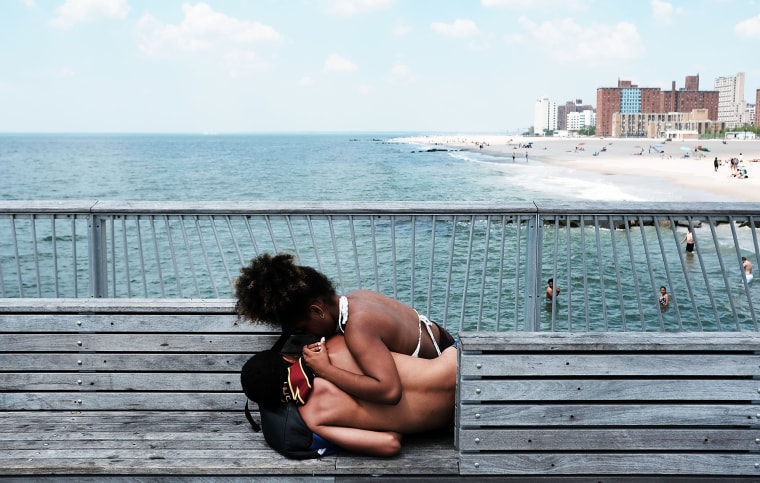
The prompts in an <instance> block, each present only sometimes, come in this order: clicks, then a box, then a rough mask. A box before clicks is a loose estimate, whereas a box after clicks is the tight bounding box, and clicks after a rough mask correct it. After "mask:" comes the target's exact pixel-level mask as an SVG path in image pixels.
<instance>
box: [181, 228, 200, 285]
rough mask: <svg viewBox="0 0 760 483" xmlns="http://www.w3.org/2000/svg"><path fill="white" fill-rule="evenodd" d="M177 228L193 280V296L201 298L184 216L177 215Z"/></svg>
mask: <svg viewBox="0 0 760 483" xmlns="http://www.w3.org/2000/svg"><path fill="white" fill-rule="evenodd" d="M179 226H180V230H181V232H182V241H183V242H184V244H185V253H187V264H188V265H189V268H190V276H191V277H192V279H193V287H194V288H195V295H196V296H198V297H200V296H201V287H200V285H199V284H198V275H197V273H196V269H195V256H194V255H193V250H192V248H191V247H190V240H189V237H188V235H187V227H186V226H185V216H184V215H179Z"/></svg>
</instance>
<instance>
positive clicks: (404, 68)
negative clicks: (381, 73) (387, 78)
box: [391, 63, 416, 82]
mask: <svg viewBox="0 0 760 483" xmlns="http://www.w3.org/2000/svg"><path fill="white" fill-rule="evenodd" d="M391 76H392V77H393V79H394V80H397V81H406V82H414V81H415V80H416V77H415V76H414V74H413V73H412V71H411V70H410V69H409V66H408V65H406V64H402V63H396V64H394V65H393V67H391Z"/></svg>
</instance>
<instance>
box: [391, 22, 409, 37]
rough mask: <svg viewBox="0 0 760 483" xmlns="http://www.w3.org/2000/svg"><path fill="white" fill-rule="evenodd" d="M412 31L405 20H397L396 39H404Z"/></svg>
mask: <svg viewBox="0 0 760 483" xmlns="http://www.w3.org/2000/svg"><path fill="white" fill-rule="evenodd" d="M411 31H412V27H410V26H409V24H408V23H406V22H404V21H403V20H400V19H399V20H396V23H395V24H394V25H393V35H395V36H396V37H403V36H404V35H406V34H408V33H410V32H411Z"/></svg>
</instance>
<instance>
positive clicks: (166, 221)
mask: <svg viewBox="0 0 760 483" xmlns="http://www.w3.org/2000/svg"><path fill="white" fill-rule="evenodd" d="M163 218H164V226H165V228H166V242H167V243H168V244H169V253H170V256H171V261H172V268H173V269H174V278H175V279H176V281H177V293H178V294H179V296H180V297H182V280H181V278H180V273H179V265H178V264H177V253H176V252H175V250H174V238H173V237H172V228H171V225H170V224H169V217H168V216H167V215H163ZM214 234H216V231H214ZM218 241H219V240H218V238H217V242H218ZM219 249H220V250H221V249H222V247H221V246H220V247H219ZM225 267H226V266H225ZM227 279H231V277H230V272H229V270H227Z"/></svg>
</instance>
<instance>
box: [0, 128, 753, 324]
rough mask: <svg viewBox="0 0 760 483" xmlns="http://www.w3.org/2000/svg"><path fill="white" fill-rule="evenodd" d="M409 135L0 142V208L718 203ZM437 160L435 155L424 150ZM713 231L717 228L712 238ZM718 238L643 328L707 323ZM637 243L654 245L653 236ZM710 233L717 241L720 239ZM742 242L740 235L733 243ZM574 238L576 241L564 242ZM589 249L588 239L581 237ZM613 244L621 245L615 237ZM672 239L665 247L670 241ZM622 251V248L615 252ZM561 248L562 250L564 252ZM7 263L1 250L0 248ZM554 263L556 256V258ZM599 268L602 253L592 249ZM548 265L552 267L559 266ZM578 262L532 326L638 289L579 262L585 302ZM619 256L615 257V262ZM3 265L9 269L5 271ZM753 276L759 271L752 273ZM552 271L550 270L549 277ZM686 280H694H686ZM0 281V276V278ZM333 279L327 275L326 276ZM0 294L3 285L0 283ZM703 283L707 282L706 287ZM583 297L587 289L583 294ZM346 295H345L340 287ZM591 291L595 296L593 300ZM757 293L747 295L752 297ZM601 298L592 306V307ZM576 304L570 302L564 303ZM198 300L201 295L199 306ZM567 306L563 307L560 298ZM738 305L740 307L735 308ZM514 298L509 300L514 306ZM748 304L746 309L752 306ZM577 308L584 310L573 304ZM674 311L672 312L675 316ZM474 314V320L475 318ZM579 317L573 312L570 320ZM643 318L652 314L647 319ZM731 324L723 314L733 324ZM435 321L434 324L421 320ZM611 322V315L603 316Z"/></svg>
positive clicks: (598, 309) (727, 244)
mask: <svg viewBox="0 0 760 483" xmlns="http://www.w3.org/2000/svg"><path fill="white" fill-rule="evenodd" d="M415 134H416V133H383V134H318V135H317V134H312V135H307V134H299V135H296V134H280V135H269V134H268V135H137V134H122V135H111V134H65V135H53V134H26V135H15V134H13V135H12V134H0V166H2V176H0V199H3V200H75V199H93V200H95V199H97V200H130V201H266V200H271V201H495V202H496V201H504V202H519V201H558V200H592V201H623V200H637V201H686V200H693V199H698V200H700V201H721V200H720V199H719V198H717V197H712V198H711V197H710V196H709V195H706V194H701V193H695V192H693V191H687V190H684V189H681V188H678V187H674V186H673V185H672V184H670V183H668V182H666V181H665V180H657V179H652V178H646V179H637V178H635V177H625V179H623V180H617V177H610V176H604V175H602V174H595V173H587V172H579V171H575V170H572V169H570V168H566V167H562V166H556V165H549V164H545V163H542V162H541V161H540V160H536V159H531V160H530V162H529V163H525V162H524V161H520V160H518V162H516V163H513V162H512V159H511V157H510V158H501V157H494V156H489V155H484V154H482V153H480V152H471V151H457V150H452V151H433V152H431V151H428V150H429V149H430V148H432V147H433V146H426V145H413V144H406V143H398V142H390V140H391V139H394V138H398V137H403V136H411V135H415ZM435 147H436V148H440V146H435ZM719 228H721V227H719ZM722 228H723V230H722V231H723V233H719V234H718V238H719V240H718V245H717V246H716V249H715V253H712V252H709V251H706V252H705V256H706V260H707V261H706V263H705V267H704V272H703V271H702V269H701V268H700V269H697V267H692V266H688V265H687V267H686V273H684V277H680V276H678V273H680V272H681V271H682V270H683V269H682V267H680V266H679V265H678V264H675V265H674V266H673V267H672V271H673V273H674V274H676V275H675V276H674V277H673V283H672V284H670V285H671V286H670V292H671V293H672V294H673V297H674V299H678V298H679V296H680V294H684V293H686V292H687V291H688V287H687V286H686V285H685V283H686V280H693V282H691V283H692V285H693V286H694V287H695V288H694V290H696V291H698V292H699V293H700V294H703V293H704V294H707V295H704V296H703V295H700V297H699V298H700V301H701V302H704V303H705V304H706V305H704V306H700V307H693V306H691V305H690V304H688V301H687V300H686V298H685V297H681V299H682V300H683V306H682V309H680V312H677V311H676V310H671V311H670V312H669V313H667V314H665V315H664V316H663V317H662V318H661V317H660V315H659V313H655V312H652V310H654V309H656V306H654V305H653V306H652V307H648V308H647V309H646V310H647V313H646V316H647V319H649V320H651V321H654V322H655V324H656V323H658V322H659V323H661V324H665V325H668V324H670V325H672V326H674V327H675V326H676V325H677V320H676V319H679V320H693V319H694V315H695V314H696V313H702V314H711V313H712V312H713V307H712V305H711V302H710V297H709V293H708V291H707V288H705V287H701V285H700V283H701V282H700V279H701V278H703V277H705V276H706V277H707V278H709V279H710V280H715V281H720V280H722V279H723V275H722V269H723V268H722V267H721V266H720V265H718V264H717V261H716V260H717V257H716V256H715V255H716V254H717V252H718V251H720V252H721V253H723V252H725V253H723V256H724V258H725V259H726V260H732V259H736V252H734V251H733V250H735V249H736V247H735V244H734V243H733V240H732V237H731V233H730V232H726V227H722ZM648 230H649V232H648V235H647V236H648V237H653V238H652V239H656V235H655V234H654V233H653V232H652V229H648ZM720 231H721V230H720V229H719V232H720ZM744 235H746V234H742V236H744ZM574 236H575V235H574ZM588 236H589V237H592V236H593V235H592V234H590V233H589V235H588ZM615 236H616V237H624V236H625V233H623V232H622V231H621V232H620V233H615ZM671 238H672V237H671ZM544 241H545V244H546V247H545V250H544V253H545V254H548V253H551V252H552V251H553V249H552V246H551V245H552V243H553V242H552V240H551V239H548V238H547V239H546V240H544ZM672 241H673V240H670V241H669V242H668V245H667V247H666V249H667V250H669V253H668V257H669V259H670V260H678V257H677V252H678V250H680V249H681V248H682V247H680V246H679V245H678V243H677V242H676V243H671V242H672ZM623 242H624V240H621V243H623ZM752 242H753V240H744V241H742V242H741V245H742V247H741V248H742V255H747V256H748V257H750V258H751V259H752V260H753V261H754V260H757V257H756V255H755V254H754V252H753V251H752V248H753V243H752ZM564 245H565V244H563V246H564ZM4 251H6V253H8V254H10V253H11V252H12V248H11V245H7V246H0V256H1V255H2V253H3V252H4ZM560 251H561V250H560ZM601 251H602V252H604V254H605V258H607V259H608V258H609V255H610V253H612V248H611V247H603V248H601ZM635 251H636V258H637V259H638V260H641V259H643V257H644V255H643V249H642V248H641V247H638V248H636V249H635ZM558 256H559V255H558ZM577 256H578V253H575V252H573V253H566V254H565V255H564V259H563V261H562V262H561V263H562V266H564V265H565V262H564V260H570V261H571V262H572V263H573V264H574V268H573V270H572V277H570V279H568V280H561V286H562V287H563V295H562V296H561V298H560V300H561V304H560V305H559V312H558V313H556V314H551V313H546V314H544V315H543V316H542V317H543V320H542V324H543V325H549V324H551V325H554V324H557V325H558V326H562V325H563V324H566V325H569V324H570V323H571V322H572V321H573V320H577V319H581V320H582V319H583V318H584V317H585V314H584V312H586V310H590V311H591V313H592V314H602V313H605V312H604V311H606V310H608V308H607V305H604V304H601V303H600V301H601V300H611V301H615V300H618V297H619V292H618V291H619V290H621V291H622V293H623V294H631V293H633V292H635V291H636V290H637V288H636V287H635V286H633V285H631V283H632V280H633V278H632V277H630V276H625V277H622V279H619V278H618V274H617V273H616V272H615V271H614V269H612V268H611V266H608V264H606V263H602V260H597V261H594V260H593V256H594V254H593V253H589V257H591V258H590V259H589V260H591V261H590V262H589V261H588V260H587V261H586V263H585V264H586V265H588V263H591V266H592V267H593V266H596V265H594V263H596V264H597V265H598V266H600V267H606V268H604V271H603V272H600V273H598V274H594V273H593V272H594V269H589V270H590V271H591V273H592V275H594V276H597V278H599V279H606V280H608V281H607V282H605V284H604V287H602V286H601V285H600V286H599V287H598V288H597V291H596V292H595V291H594V290H593V288H592V289H591V291H590V292H589V284H590V283H591V282H590V281H589V280H584V279H583V278H579V276H578V274H580V273H583V270H584V268H583V266H584V262H583V261H582V260H576V259H577ZM623 256H624V255H623ZM8 260H10V258H9V259H8ZM552 263H553V262H552V260H545V263H544V266H545V267H544V268H545V270H544V272H545V273H542V274H541V279H542V280H545V279H546V278H548V277H549V276H552V272H551V265H552ZM631 265H633V266H634V267H635V270H636V271H637V275H636V276H637V278H639V279H642V280H643V279H646V277H647V276H648V271H647V269H646V266H645V265H643V264H631ZM757 266H760V263H758V264H757ZM560 268H561V267H560ZM655 270H656V271H657V275H658V280H657V281H656V283H654V285H655V286H653V287H649V288H646V289H644V288H639V289H640V290H642V291H645V292H649V291H651V292H652V294H653V295H652V299H653V300H654V297H655V295H656V294H655V292H656V286H657V285H658V284H660V283H662V280H663V279H662V278H661V277H663V276H664V275H665V274H663V273H661V270H660V267H655ZM692 272H693V273H692ZM0 275H2V273H1V272H0ZM333 275H334V274H330V276H333ZM629 275H630V274H629ZM5 279H6V283H7V284H8V285H9V286H12V285H13V280H12V279H13V277H11V276H10V274H9V273H6V274H5ZM738 280H740V279H739V278H736V279H734V278H732V281H734V282H737V283H734V284H733V285H735V286H733V285H732V286H731V288H730V290H731V291H733V292H736V299H735V301H729V302H730V303H729V305H726V301H725V299H724V298H723V297H722V296H720V295H719V296H717V297H716V301H715V304H716V306H717V307H716V308H717V310H718V313H719V319H721V320H726V321H727V323H728V324H731V323H732V322H738V323H740V324H745V323H751V322H752V321H751V316H750V314H749V312H750V310H749V307H748V302H749V301H748V299H747V297H746V295H747V294H744V290H743V287H742V286H740V284H739V283H738ZM711 283H712V282H711ZM592 285H593V284H592ZM349 288H353V287H349ZM599 290H602V292H599ZM757 290H760V287H752V291H751V294H752V295H755V292H756V291H757ZM601 293H603V294H604V296H603V297H601V298H600V297H599V295H600V294H601ZM573 294H575V295H573ZM205 296H208V295H205ZM571 296H572V297H573V300H575V302H574V303H573V306H572V307H570V306H569V305H565V304H566V303H567V302H569V300H570V297H571ZM742 297H744V298H742ZM513 298H514V297H513ZM624 298H625V300H626V302H625V303H626V304H627V305H630V307H628V306H627V307H626V308H625V311H626V312H629V311H630V313H631V314H633V318H634V319H635V316H636V314H638V313H639V311H640V309H639V307H637V306H636V304H635V302H633V300H635V299H630V298H629V297H627V296H626V297H624ZM752 298H754V297H752ZM579 300H580V301H585V302H580V303H579ZM679 305H680V304H679ZM476 309H477V308H473V310H476ZM579 311H580V312H579ZM650 312H651V313H650ZM737 313H738V316H735V315H734V314H737ZM429 315H435V314H429ZM608 316H609V318H610V320H618V319H620V318H621V313H619V312H618V311H617V309H616V308H615V307H611V308H609V314H608Z"/></svg>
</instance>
